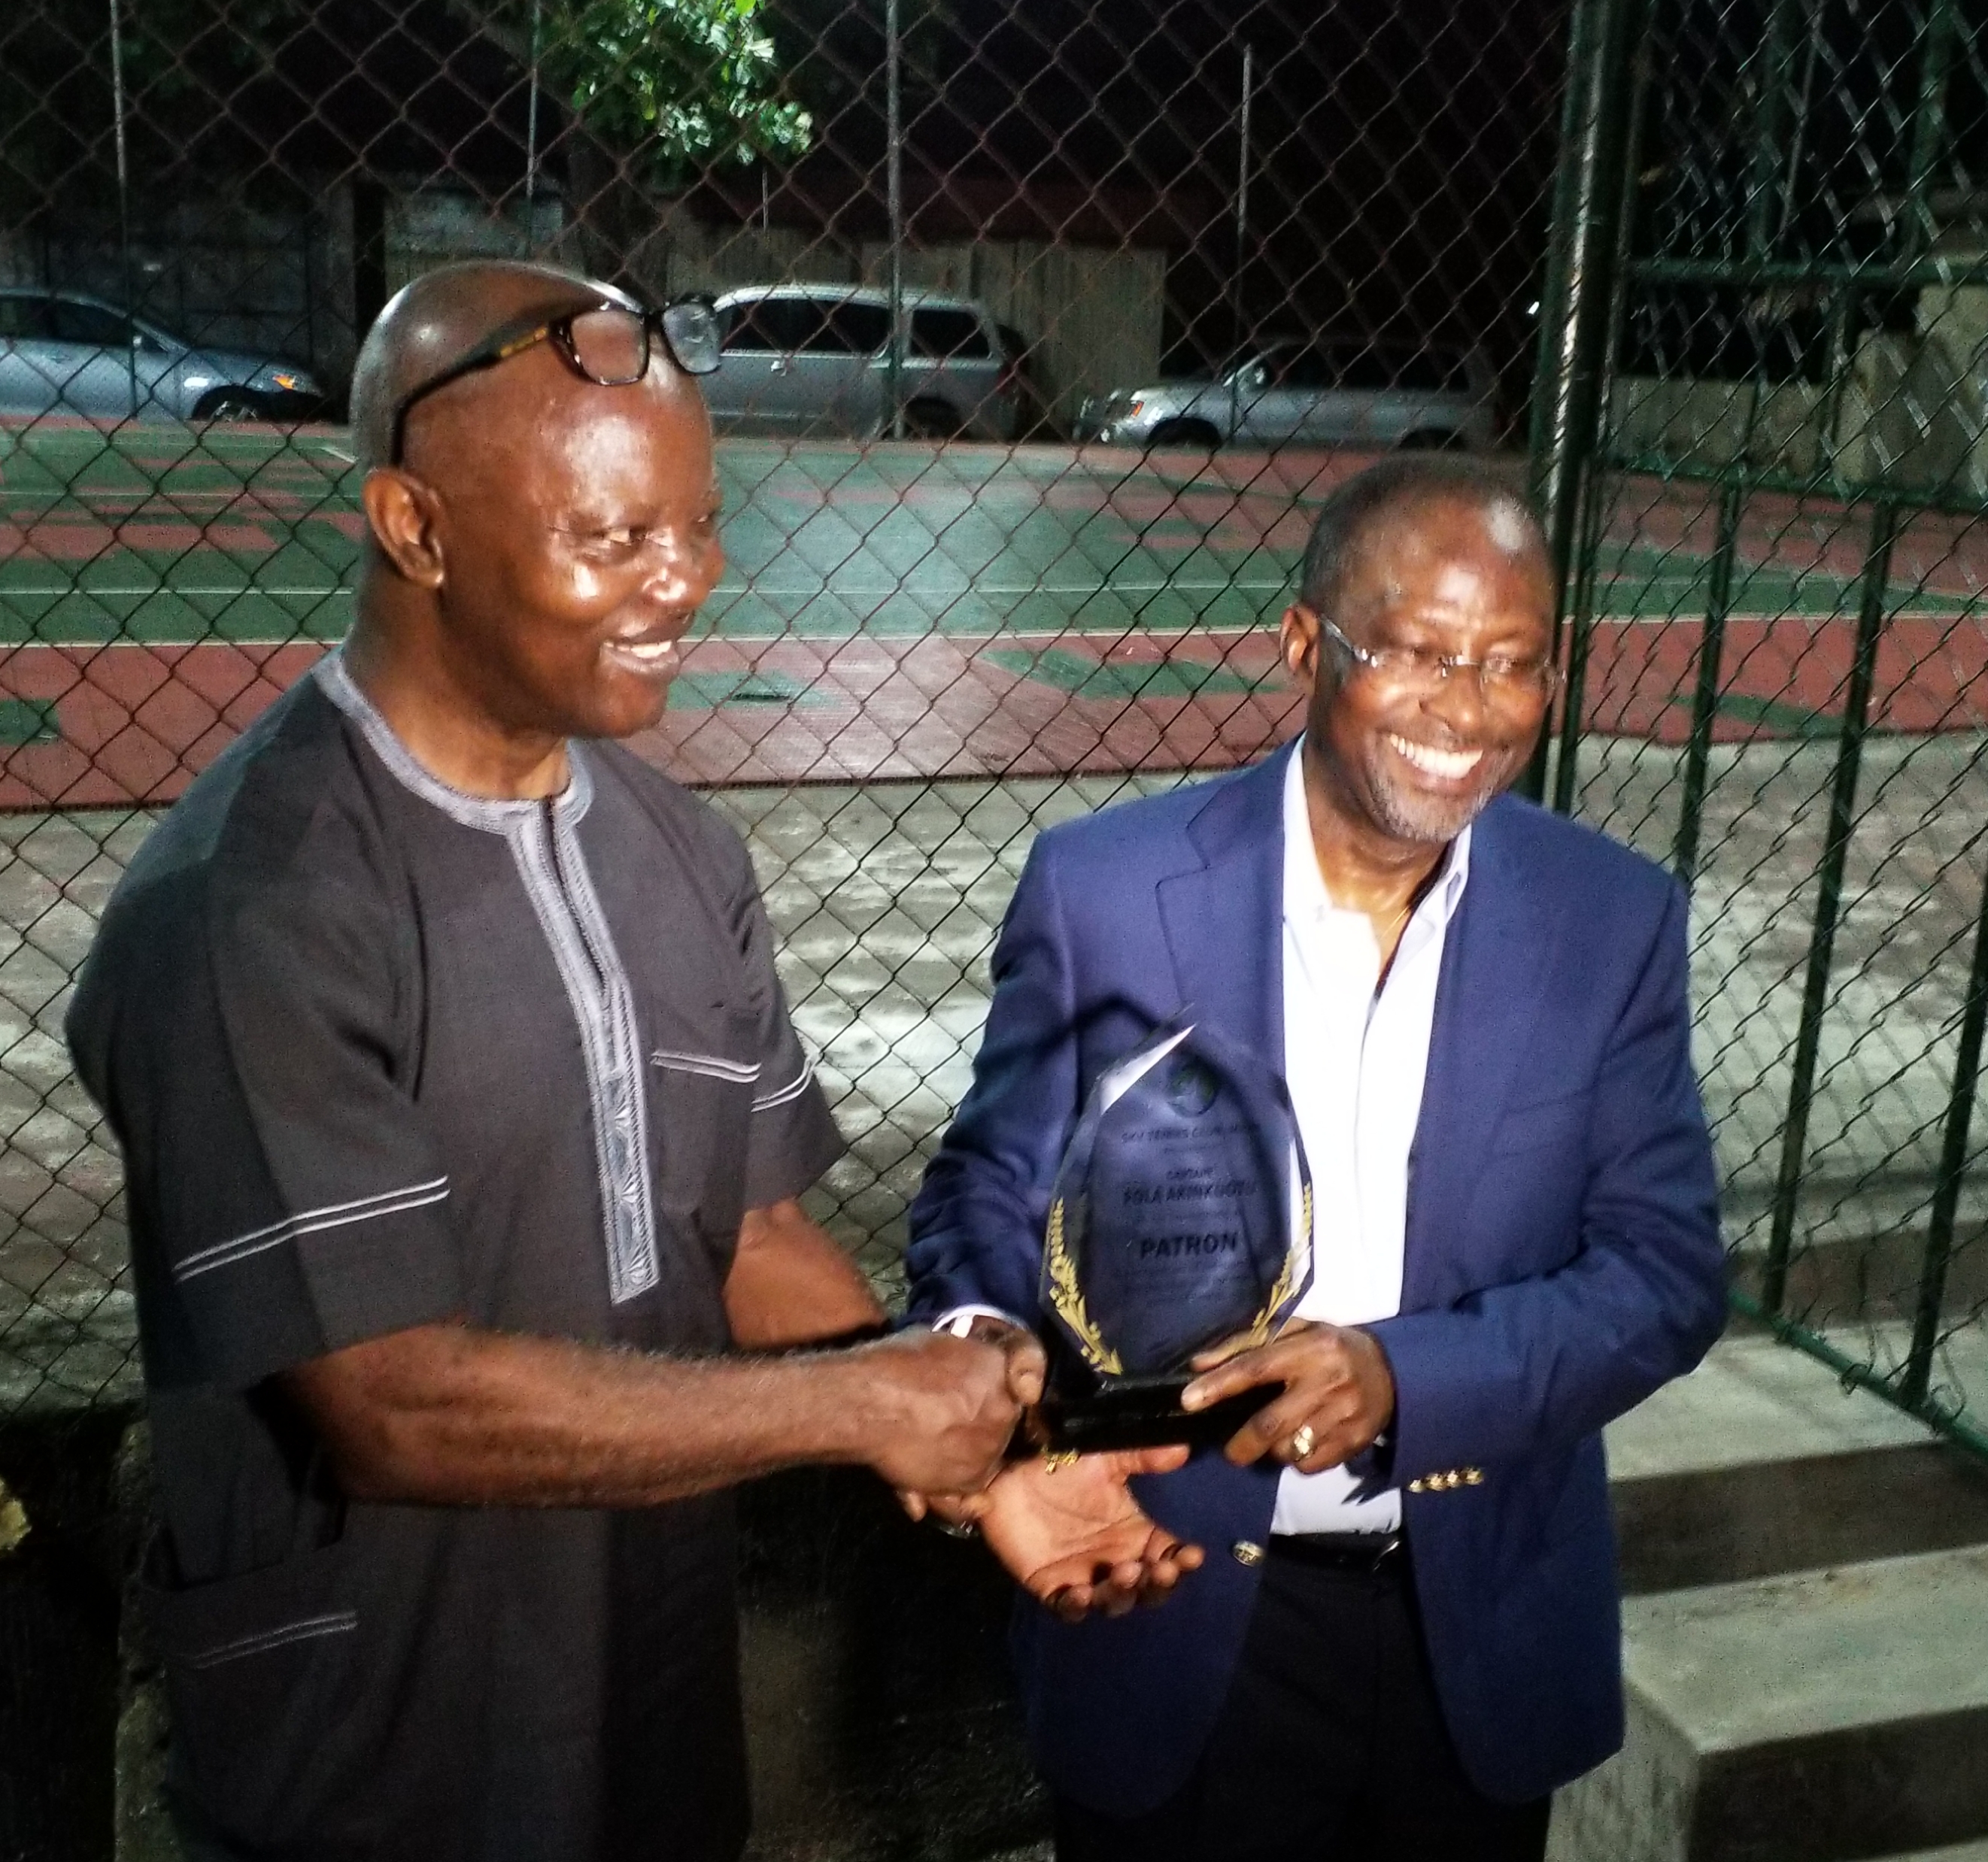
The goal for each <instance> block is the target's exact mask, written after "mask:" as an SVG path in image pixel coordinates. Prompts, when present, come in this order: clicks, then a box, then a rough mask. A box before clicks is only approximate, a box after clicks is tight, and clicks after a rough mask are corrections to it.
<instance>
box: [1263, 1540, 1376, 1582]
mask: <svg viewBox="0 0 1988 1862" xmlns="http://www.w3.org/2000/svg"><path fill="white" fill-rule="evenodd" d="M1270 1550H1271V1553H1272V1554H1273V1556H1276V1557H1280V1558H1290V1559H1294V1560H1297V1562H1298V1563H1300V1564H1306V1565H1321V1566H1324V1567H1325V1569H1326V1570H1330V1571H1364V1572H1368V1573H1380V1572H1387V1571H1398V1570H1401V1568H1402V1567H1403V1566H1405V1564H1406V1563H1407V1562H1408V1560H1407V1558H1406V1556H1405V1554H1406V1553H1407V1550H1408V1545H1407V1542H1406V1541H1405V1540H1404V1539H1403V1538H1402V1537H1401V1534H1400V1533H1273V1534H1272V1535H1271V1537H1270Z"/></svg>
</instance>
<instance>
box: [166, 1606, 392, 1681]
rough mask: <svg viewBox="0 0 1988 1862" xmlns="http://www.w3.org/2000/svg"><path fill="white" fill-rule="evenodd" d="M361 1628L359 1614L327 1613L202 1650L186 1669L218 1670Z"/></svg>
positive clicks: (339, 1611) (335, 1611)
mask: <svg viewBox="0 0 1988 1862" xmlns="http://www.w3.org/2000/svg"><path fill="white" fill-rule="evenodd" d="M357 1627H359V1613H358V1611H357V1610H328V1611H326V1614H324V1615H323V1616H321V1617H305V1618H303V1620H302V1621H301V1622H296V1623H286V1624H284V1625H283V1627H282V1628H280V1629H265V1630H259V1631H257V1632H256V1633H255V1634H254V1635H252V1636H241V1637H237V1638H236V1639H235V1641H232V1642H224V1643H222V1644H220V1645H219V1646H218V1647H215V1648H211V1649H203V1650H202V1651H201V1652H200V1653H199V1654H197V1655H190V1656H188V1658H187V1665H188V1667H189V1668H218V1667H220V1665H221V1663H223V1662H224V1661H239V1660H240V1659H241V1658H242V1657H243V1656H244V1655H260V1654H264V1653H265V1651H268V1650H270V1649H279V1648H282V1647H284V1646H285V1645H286V1644H288V1643H292V1642H305V1641H309V1639H310V1638H311V1637H313V1636H343V1635H349V1634H350V1633H351V1632H352V1631H353V1630H355V1629H357Z"/></svg>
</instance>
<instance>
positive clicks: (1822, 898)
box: [1760, 501, 1898, 1313]
mask: <svg viewBox="0 0 1988 1862" xmlns="http://www.w3.org/2000/svg"><path fill="white" fill-rule="evenodd" d="M1897 536H1898V507H1897V506H1896V505H1894V504H1892V503H1891V502H1888V501H1883V502H1879V503H1878V505H1877V506H1876V507H1875V509H1873V510H1872V512H1871V542H1870V546H1869V548H1868V549H1867V550H1866V552H1865V557H1864V583H1863V590H1862V595H1861V600H1860V601H1859V603H1858V610H1857V647H1856V652H1855V656H1854V658H1853V659H1852V661H1851V667H1850V681H1849V685H1848V690H1847V691H1845V692H1844V698H1843V735H1842V737H1841V739H1840V740H1839V742H1838V748H1837V753H1836V779H1835V782H1834V784H1833V785H1832V786H1831V789H1830V796H1829V829H1828V832H1827V836H1826V837H1825V839H1824V842H1823V849H1822V863H1821V867H1819V868H1818V869H1817V879H1816V901H1815V930H1814V934H1813V935H1812V936H1811V938H1810V941H1809V947H1808V975H1807V978H1806V980H1805V981H1804V984H1803V986H1802V1005H1801V1022H1800V1028H1799V1029H1798V1030H1797V1033H1796V1036H1795V1053H1794V1077H1793V1079H1792V1080H1790V1083H1789V1086H1788V1117H1787V1124H1786V1125H1785V1126H1784V1127H1783V1128H1782V1132H1781V1159H1780V1170H1779V1171H1777V1174H1776V1176H1775V1179H1774V1205H1773V1226H1772V1228H1770V1230H1769V1232H1768V1239H1767V1262H1766V1265H1765V1267H1764V1269H1763V1272H1762V1274H1761V1276H1760V1304H1761V1305H1762V1306H1763V1307H1764V1308H1765V1309H1766V1310H1767V1311H1768V1312H1770V1313H1778V1312H1780V1309H1781V1302H1782V1300H1783V1299H1784V1298H1785V1297H1786V1296H1787V1279H1788V1255H1789V1254H1790V1251H1791V1250H1792V1249H1793V1246H1794V1232H1795V1203H1796V1200H1797V1197H1798V1196H1799V1195H1800V1190H1801V1177H1802V1166H1803V1164H1804V1163H1805V1162H1806V1161H1807V1156H1808V1119H1809V1111H1810V1106H1811V1104H1812V1103H1813V1101H1814V1093H1815V1068H1816V1059H1817V1055H1818V1053H1820V1051H1821V1044H1822V1018H1823V1012H1824V1010H1825V1009H1827V1006H1828V1002H1829V970H1830V962H1831V958H1832V956H1833V955H1834V949H1835V944H1836V927H1837V921H1838V918H1839V917H1840V916H1841V911H1842V904H1843V870H1844V866H1845V864H1846V863H1848V859H1849V854H1850V836H1851V830H1853V829H1854V827H1855V826H1856V809H1857V777H1858V763H1859V762H1860V761H1861V758H1862V755H1863V751H1864V730H1865V724H1866V722H1867V721H1868V717H1869V714H1870V709H1871V686H1872V685H1873V684H1874V683H1875V681H1876V677H1877V671H1878V640H1880V638H1881V637H1882V636H1883V634H1884V630H1885V590H1886V588H1887V586H1888V584H1889V583H1890V581H1891V579H1892V543H1893V542H1894V540H1895V539H1896V537H1897Z"/></svg>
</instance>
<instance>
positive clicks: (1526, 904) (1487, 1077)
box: [1401, 802, 1559, 1312]
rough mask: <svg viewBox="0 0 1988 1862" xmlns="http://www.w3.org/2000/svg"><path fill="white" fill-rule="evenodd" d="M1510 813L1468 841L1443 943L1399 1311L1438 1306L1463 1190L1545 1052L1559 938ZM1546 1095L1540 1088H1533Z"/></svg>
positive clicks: (1498, 811)
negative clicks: (1524, 861)
mask: <svg viewBox="0 0 1988 1862" xmlns="http://www.w3.org/2000/svg"><path fill="white" fill-rule="evenodd" d="M1515 819H1517V805H1516V804H1515V803H1503V802H1501V803H1493V805H1492V806H1491V807H1490V808H1489V809H1486V811H1485V813H1483V815H1482V816H1479V819H1478V823H1477V825H1476V827H1475V828H1473V829H1472V832H1471V840H1470V878H1469V883H1468V884H1466V886H1465V887H1464V892H1463V899H1462V903H1461V904H1460V905H1459V907H1458V908H1457V913H1456V916H1455V918H1454V919H1453V920H1452V921H1451V924H1450V926H1449V935H1448V936H1447V938H1445V941H1444V945H1443V953H1442V974H1441V975H1440V977H1439V978H1438V980H1437V984H1436V999H1435V1026H1434V1027H1433V1029H1432V1031H1431V1034H1430V1038H1429V1057H1428V1074H1427V1076H1426V1078H1425V1083H1424V1085H1423V1088H1422V1114H1421V1117H1420V1118H1419V1119H1418V1121H1417V1124H1416V1127H1415V1145H1414V1148H1413V1150H1412V1152H1411V1154H1410V1161H1409V1166H1408V1169H1409V1180H1408V1232H1407V1235H1406V1237H1405V1253H1404V1258H1403V1261H1402V1276H1401V1306H1402V1309H1403V1310H1404V1311H1405V1312H1412V1311H1414V1310H1415V1309H1417V1308H1418V1307H1422V1306H1429V1305H1432V1304H1443V1303H1447V1299H1448V1297H1449V1293H1448V1289H1447V1286H1446V1285H1445V1282H1444V1281H1443V1279H1442V1277H1441V1276H1442V1272H1443V1270H1444V1269H1445V1266H1449V1267H1452V1268H1453V1267H1454V1266H1456V1265H1458V1264H1459V1260H1460V1257H1461V1255H1462V1252H1464V1250H1465V1249H1466V1248H1467V1245H1468V1238H1467V1237H1466V1235H1463V1234H1462V1232H1461V1231H1462V1223H1463V1221H1464V1218H1465V1216H1466V1212H1467V1210H1468V1208H1469V1201H1470V1195H1471V1191H1472V1188H1473V1186H1474V1185H1475V1184H1476V1181H1477V1179H1478V1176H1479V1171H1481V1169H1482V1168H1483V1161H1484V1157H1485V1154H1486V1150H1487V1148H1488V1147H1489V1144H1490V1142H1491V1137H1492V1134H1493V1132H1494V1131H1495V1130H1496V1129H1497V1125H1498V1120H1499V1117H1501V1116H1502V1114H1503V1112H1504V1110H1505V1108H1506V1106H1507V1105H1508V1104H1509V1103H1510V1102H1511V1100H1512V1097H1513V1094H1514V1093H1515V1092H1516V1091H1517V1090H1518V1089H1519V1087H1520V1084H1521V1083H1522V1080H1523V1070H1524V1068H1525V1067H1526V1066H1527V1065H1528V1064H1530V1063H1532V1062H1533V1059H1534V1057H1535V1056H1537V1055H1538V1054H1539V1053H1541V1052H1542V1051H1543V1046H1544V1044H1543V1043H1542V1041H1541V1040H1540V1028H1539V1017H1540V1006H1541V1002H1542V1000H1543V994H1544V987H1543V985H1544V983H1545V979H1546V976H1547V971H1548V968H1549V967H1550V965H1551V962H1552V961H1553V955H1554V943H1555V941H1556V938H1557V934H1558V930H1559V925H1558V922H1557V914H1554V913H1552V912H1550V911H1548V910H1547V907H1546V906H1545V904H1543V901H1541V900H1540V897H1538V896H1537V893H1536V892H1535V891H1534V890H1533V888H1532V887H1530V886H1529V884H1527V875H1526V874H1525V873H1524V872H1523V871H1522V870H1520V862H1519V860H1518V858H1517V857H1516V853H1517V850H1516V847H1515V846H1514V840H1515V836H1513V834H1512V833H1511V832H1510V823H1513V821H1514V820H1515ZM1537 1084H1539V1085H1540V1086H1542V1088H1543V1092H1542V1093H1541V1094H1539V1095H1535V1097H1543V1096H1545V1095H1546V1094H1547V1093H1550V1086H1547V1085H1546V1083H1543V1082H1538V1083H1537Z"/></svg>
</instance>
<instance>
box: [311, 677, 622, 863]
mask: <svg viewBox="0 0 1988 1862" xmlns="http://www.w3.org/2000/svg"><path fill="white" fill-rule="evenodd" d="M313 671H315V672H316V676H317V681H318V684H319V686H320V688H321V689H322V690H323V693H324V695H325V696H326V698H329V699H330V701H332V703H333V705H336V706H337V707H338V708H339V709H340V711H343V713H344V714H345V715H346V716H347V717H348V718H350V719H351V720H352V721H353V723H354V724H356V725H358V727H359V728H360V732H361V733H362V734H363V735H364V737H365V738H366V741H367V743H368V744H369V745H371V746H372V749H373V752H374V755H377V757H378V758H379V759H380V762H383V763H384V764H385V765H387V772H388V773H389V774H390V775H391V776H393V777H394V779H395V780H396V781H397V782H399V783H400V785H401V787H402V788H404V789H408V790H410V791H411V792H412V793H414V794H415V795H417V796H420V797H421V799H422V800H423V801H424V802H426V803H429V804H430V805H431V806H434V807H436V808H438V809H441V812H442V813H444V814H445V815H447V816H448V817H449V819H451V820H452V821H459V822H461V823H462V825H463V826H465V827H478V828H482V829H484V830H486V831H487V832H489V833H495V834H501V833H505V832H507V831H508V830H510V829H512V828H513V827H515V826H516V825H517V824H518V823H519V822H521V821H522V820H526V819H529V817H530V816H533V815H535V814H536V813H538V812H539V809H542V808H543V807H544V806H545V803H543V802H539V801H530V800H524V801H508V800H505V799H501V798H499V797H497V796H473V795H470V794H468V792H465V790H462V789H455V788H451V786H449V785H448V783H447V782H444V781H443V780H442V779H441V777H440V776H436V775H434V774H433V773H432V772H430V771H429V770H428V769H426V768H425V767H424V765H422V764H421V762H418V760H417V759H416V758H415V756H414V752H412V751H411V750H410V749H408V748H407V745H405V744H404V743H402V742H401V740H400V738H398V737H397V736H396V735H394V727H393V726H392V725H390V724H389V723H388V722H387V720H386V719H385V718H383V717H382V716H381V715H380V711H379V709H378V708H377V706H375V705H374V702H373V701H372V700H371V699H370V698H367V695H366V694H364V693H363V691H360V689H359V687H358V685H357V684H356V683H355V682H354V681H353V677H352V674H350V672H348V671H347V670H346V667H345V654H344V653H343V651H342V650H341V649H340V648H337V647H333V649H332V651H330V652H329V653H327V654H326V655H325V656H324V657H323V659H321V660H320V661H318V663H317V664H316V667H314V668H313ZM566 767H567V770H568V772H569V773H568V776H567V779H566V787H565V788H563V789H561V790H560V792H559V793H558V794H557V795H556V796H553V798H552V803H553V809H554V811H555V812H556V813H558V814H559V815H560V816H563V817H564V819H566V821H567V823H569V825H570V824H572V823H577V822H578V821H579V819H580V816H583V814H585V813H587V803H589V802H590V801H591V800H592V799H593V777H592V776H590V774H589V773H588V772H587V759H586V758H585V757H584V756H583V755H581V754H580V745H578V744H576V743H575V742H573V741H572V740H571V739H570V738H569V739H568V740H567V742H566Z"/></svg>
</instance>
